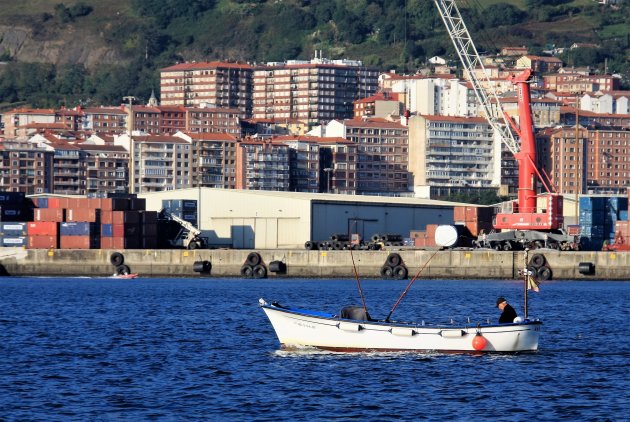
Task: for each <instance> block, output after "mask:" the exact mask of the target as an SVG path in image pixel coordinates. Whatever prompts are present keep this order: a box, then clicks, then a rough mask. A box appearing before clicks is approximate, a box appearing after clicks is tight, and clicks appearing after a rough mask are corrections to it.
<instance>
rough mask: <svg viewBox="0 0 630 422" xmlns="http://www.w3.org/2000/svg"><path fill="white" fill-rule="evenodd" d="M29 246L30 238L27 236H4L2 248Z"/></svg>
mask: <svg viewBox="0 0 630 422" xmlns="http://www.w3.org/2000/svg"><path fill="white" fill-rule="evenodd" d="M27 244H28V237H26V236H18V237H12V236H4V237H3V238H2V246H7V247H11V246H26V245H27Z"/></svg>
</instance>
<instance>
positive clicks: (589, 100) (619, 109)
mask: <svg viewBox="0 0 630 422" xmlns="http://www.w3.org/2000/svg"><path fill="white" fill-rule="evenodd" d="M629 99H630V91H609V92H602V91H598V92H591V93H586V94H584V95H583V96H582V97H581V98H580V103H579V104H580V110H584V111H592V112H593V113H599V114H630V104H629Z"/></svg>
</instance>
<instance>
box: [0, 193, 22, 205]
mask: <svg viewBox="0 0 630 422" xmlns="http://www.w3.org/2000/svg"><path fill="white" fill-rule="evenodd" d="M24 198H25V195H24V192H0V204H1V205H14V206H19V205H22V203H23V202H24Z"/></svg>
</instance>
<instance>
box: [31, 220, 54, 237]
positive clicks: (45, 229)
mask: <svg viewBox="0 0 630 422" xmlns="http://www.w3.org/2000/svg"><path fill="white" fill-rule="evenodd" d="M26 230H27V232H28V235H29V236H57V235H59V224H57V223H56V222H52V221H36V222H33V223H28V225H27V229H26Z"/></svg>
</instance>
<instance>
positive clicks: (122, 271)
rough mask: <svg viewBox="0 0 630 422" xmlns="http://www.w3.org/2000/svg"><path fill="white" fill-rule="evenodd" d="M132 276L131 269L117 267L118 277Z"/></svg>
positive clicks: (121, 266) (125, 266)
mask: <svg viewBox="0 0 630 422" xmlns="http://www.w3.org/2000/svg"><path fill="white" fill-rule="evenodd" d="M126 274H131V269H130V268H129V266H127V265H124V264H123V265H119V266H117V267H116V275H126Z"/></svg>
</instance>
